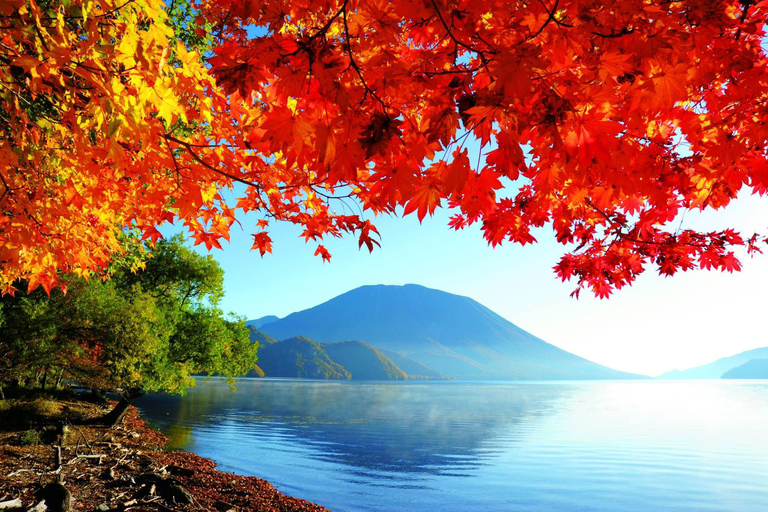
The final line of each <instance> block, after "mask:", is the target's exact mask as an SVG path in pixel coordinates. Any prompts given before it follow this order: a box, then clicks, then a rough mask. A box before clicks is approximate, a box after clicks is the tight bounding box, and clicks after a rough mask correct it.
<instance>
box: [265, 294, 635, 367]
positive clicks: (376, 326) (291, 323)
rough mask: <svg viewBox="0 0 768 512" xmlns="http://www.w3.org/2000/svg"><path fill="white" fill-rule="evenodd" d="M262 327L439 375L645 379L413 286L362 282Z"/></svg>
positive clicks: (465, 301)
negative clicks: (351, 345)
mask: <svg viewBox="0 0 768 512" xmlns="http://www.w3.org/2000/svg"><path fill="white" fill-rule="evenodd" d="M260 330H262V331H263V332H265V333H266V334H268V335H270V336H272V337H273V338H275V339H278V340H280V339H287V338H292V337H295V336H307V337H309V338H312V339H313V340H316V341H318V342H321V343H329V342H338V341H347V340H362V341H365V342H366V343H369V344H370V345H372V346H374V347H376V348H377V349H379V350H380V351H383V352H385V353H389V352H387V351H390V352H395V353H396V354H397V356H401V357H405V358H409V359H410V360H412V361H415V362H417V363H420V364H421V365H422V367H424V368H426V370H427V371H431V372H434V373H435V374H438V373H439V374H441V375H443V376H445V377H458V378H479V379H626V378H643V377H642V376H639V375H634V374H629V373H624V372H620V371H618V370H613V369H611V368H607V367H605V366H602V365H599V364H597V363H593V362H592V361H588V360H586V359H584V358H581V357H579V356H576V355H574V354H571V353H569V352H566V351H564V350H561V349H559V348H557V347H555V346H554V345H550V344H549V343H546V342H545V341H543V340H541V339H539V338H537V337H536V336H534V335H532V334H530V333H528V332H526V331H524V330H523V329H520V328H519V327H517V326H516V325H514V324H513V323H511V322H509V321H508V320H505V319H504V318H502V317H501V316H499V315H498V314H496V313H494V312H493V311H491V310H490V309H488V308H486V307H485V306H483V305H482V304H480V303H478V302H476V301H474V300H472V299H470V298H468V297H462V296H459V295H453V294H450V293H446V292H443V291H439V290H433V289H430V288H425V287H423V286H419V285H413V284H409V285H405V286H386V285H374V286H362V287H360V288H356V289H354V290H352V291H349V292H347V293H344V294H342V295H339V296H338V297H335V298H333V299H331V300H329V301H327V302H325V303H323V304H320V305H318V306H315V307H313V308H310V309H307V310H304V311H300V312H297V313H293V314H291V315H288V316H287V317H285V318H283V319H280V320H277V321H275V322H271V323H269V324H265V325H263V326H262V328H261V329H260ZM397 356H395V357H397Z"/></svg>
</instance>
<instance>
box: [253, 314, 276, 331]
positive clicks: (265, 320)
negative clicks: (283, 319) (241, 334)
mask: <svg viewBox="0 0 768 512" xmlns="http://www.w3.org/2000/svg"><path fill="white" fill-rule="evenodd" d="M278 320H280V317H279V316H275V315H267V316H263V317H261V318H257V319H256V320H248V321H247V322H245V325H246V326H248V327H255V328H256V329H258V328H260V327H262V326H264V325H267V324H271V323H272V322H277V321H278Z"/></svg>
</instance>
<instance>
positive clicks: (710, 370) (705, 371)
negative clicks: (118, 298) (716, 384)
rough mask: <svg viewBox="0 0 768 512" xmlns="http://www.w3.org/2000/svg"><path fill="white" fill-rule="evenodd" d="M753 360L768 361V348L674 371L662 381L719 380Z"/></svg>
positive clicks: (668, 373) (666, 374) (663, 377)
mask: <svg viewBox="0 0 768 512" xmlns="http://www.w3.org/2000/svg"><path fill="white" fill-rule="evenodd" d="M752 359H768V347H763V348H756V349H754V350H747V351H746V352H741V353H740V354H736V355H733V356H729V357H723V358H721V359H718V360H717V361H713V362H711V363H709V364H704V365H701V366H696V367H694V368H689V369H687V370H672V371H671V372H667V373H664V374H662V375H660V376H659V377H658V378H660V379H719V378H721V377H722V376H723V374H725V373H726V372H727V371H729V370H732V369H734V368H736V367H737V366H741V365H743V364H745V363H747V362H749V361H751V360H752Z"/></svg>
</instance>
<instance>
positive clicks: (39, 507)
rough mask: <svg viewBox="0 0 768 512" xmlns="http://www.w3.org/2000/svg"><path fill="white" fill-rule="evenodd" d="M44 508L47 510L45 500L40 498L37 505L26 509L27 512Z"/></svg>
mask: <svg viewBox="0 0 768 512" xmlns="http://www.w3.org/2000/svg"><path fill="white" fill-rule="evenodd" d="M46 510H48V506H47V505H46V504H45V500H40V502H39V503H38V504H37V505H35V506H34V507H32V508H30V509H28V510H27V512H45V511H46Z"/></svg>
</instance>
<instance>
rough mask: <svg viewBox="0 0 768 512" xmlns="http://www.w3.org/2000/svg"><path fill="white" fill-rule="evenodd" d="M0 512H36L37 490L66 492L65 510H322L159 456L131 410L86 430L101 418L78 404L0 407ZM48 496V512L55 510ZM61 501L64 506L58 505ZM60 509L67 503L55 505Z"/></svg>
mask: <svg viewBox="0 0 768 512" xmlns="http://www.w3.org/2000/svg"><path fill="white" fill-rule="evenodd" d="M0 407H1V408H0V512H9V511H11V510H13V511H17V510H23V511H28V510H29V509H31V508H33V507H35V506H38V508H37V509H36V511H35V512H42V507H43V505H42V504H41V502H42V501H43V500H44V498H45V497H46V496H45V495H44V492H45V491H46V490H47V491H48V492H51V491H55V490H56V489H57V488H58V489H59V490H60V491H61V486H58V485H57V483H56V482H60V483H61V484H62V485H63V487H64V489H66V491H68V492H69V493H70V494H71V501H70V502H69V503H71V504H70V505H69V510H73V511H81V510H82V511H99V512H109V511H119V512H127V511H134V512H139V511H159V512H183V511H210V512H230V511H232V512H235V511H242V512H246V511H248V512H250V511H281V512H293V511H297V512H298V511H312V512H315V511H322V510H326V509H325V508H323V507H321V506H318V505H315V504H314V503H310V502H308V501H304V500H300V499H297V498H292V497H290V496H286V495H284V494H282V493H280V492H278V491H277V490H275V488H274V487H272V485H271V484H270V483H269V482H267V481H265V480H262V479H259V478H255V477H244V476H236V475H233V474H228V473H222V472H220V471H216V469H215V464H214V463H213V462H212V461H210V460H207V459H203V458H201V457H198V456H196V455H192V454H190V453H183V452H167V451H164V450H163V447H164V445H165V441H166V439H165V437H164V436H163V435H162V434H161V433H159V432H157V431H155V430H152V429H150V428H148V427H147V425H146V423H145V422H144V420H142V419H141V418H140V417H139V414H138V411H137V410H136V409H134V408H131V409H130V410H129V412H128V413H127V415H126V416H125V418H124V420H123V421H122V422H121V423H120V424H119V425H117V426H114V427H105V426H94V425H86V424H84V422H85V421H86V420H87V419H89V418H94V417H98V416H99V415H101V414H103V413H104V408H103V407H102V406H99V405H96V404H92V403H89V402H81V401H52V400H43V399H38V400H34V401H11V400H4V401H0ZM54 501H55V500H54V498H51V497H50V496H49V497H48V499H47V501H46V503H45V506H46V507H47V511H48V512H56V510H57V509H61V506H62V504H61V503H58V504H56V503H54ZM62 503H64V502H62ZM63 506H64V507H65V510H66V506H67V503H64V505H63Z"/></svg>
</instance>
